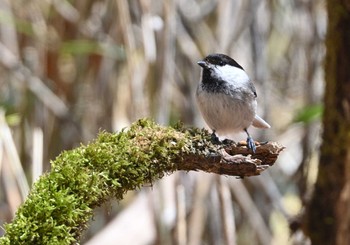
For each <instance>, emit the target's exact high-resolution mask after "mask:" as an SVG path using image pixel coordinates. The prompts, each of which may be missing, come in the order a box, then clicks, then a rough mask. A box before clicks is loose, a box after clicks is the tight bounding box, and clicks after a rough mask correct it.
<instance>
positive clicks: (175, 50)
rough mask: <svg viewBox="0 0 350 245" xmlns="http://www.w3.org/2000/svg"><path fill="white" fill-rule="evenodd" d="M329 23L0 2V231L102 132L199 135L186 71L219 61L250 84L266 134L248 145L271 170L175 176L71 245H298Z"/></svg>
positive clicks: (189, 10)
mask: <svg viewBox="0 0 350 245" xmlns="http://www.w3.org/2000/svg"><path fill="white" fill-rule="evenodd" d="M326 25H327V16H326V11H325V2H324V1H322V0H319V1H312V0H297V1H287V0H249V1H244V0H232V1H230V0H221V1H218V0H168V1H151V0H115V1H112V0H101V1H97V0H70V1H66V0H64V1H62V0H46V1H39V0H32V1H22V0H13V1H9V0H0V74H1V76H0V226H2V225H3V224H4V223H5V222H10V221H11V219H12V217H13V215H14V213H15V211H16V209H17V208H18V206H19V205H20V204H21V203H22V202H23V200H24V199H25V197H26V195H27V194H28V191H29V190H30V187H31V185H32V183H33V181H35V179H36V178H37V177H38V176H39V175H40V174H41V173H43V172H45V171H49V170H50V159H54V158H55V157H56V156H57V155H58V154H59V153H60V152H61V151H63V150H68V149H72V148H74V147H77V146H79V145H80V143H83V144H87V143H88V142H89V141H91V140H93V139H94V138H95V137H96V135H97V133H98V131H99V130H100V129H105V130H107V131H118V130H120V129H122V128H124V127H127V126H128V125H130V124H131V123H132V122H134V121H135V120H137V119H139V118H142V117H150V118H154V120H155V121H157V122H159V123H161V124H163V125H169V124H174V123H176V122H177V121H179V120H180V121H182V122H184V123H185V125H188V126H198V127H205V123H204V122H203V120H202V118H201V115H200V114H199V111H198V108H197V105H196V102H195V98H194V94H195V89H196V86H197V84H198V81H199V77H200V67H199V66H198V65H197V64H196V62H197V61H198V60H200V59H202V58H203V57H205V56H206V55H208V54H209V53H213V52H215V53H218V52H219V53H225V54H228V55H230V56H231V57H233V58H234V59H235V60H236V61H238V63H240V64H241V65H242V66H243V67H244V68H245V70H246V71H247V73H248V74H249V75H250V77H251V78H252V79H253V81H254V83H255V85H256V88H257V93H258V104H259V109H258V112H259V114H260V115H261V116H262V117H263V118H264V119H266V121H268V122H269V123H270V124H271V126H272V128H271V129H270V130H266V131H262V130H260V131H253V130H252V131H251V134H252V135H253V137H254V138H255V139H256V140H270V141H277V142H279V143H281V144H282V145H284V146H285V147H286V150H285V151H284V152H283V153H282V154H281V155H280V157H279V159H278V162H277V163H276V164H275V166H273V167H272V168H269V169H268V170H267V171H265V172H264V173H263V174H262V175H261V176H258V177H251V178H246V179H243V180H242V179H236V178H233V177H225V176H218V175H213V174H205V173H192V172H190V173H185V172H178V173H175V174H172V175H171V176H168V177H165V178H163V179H162V180H161V181H159V182H158V183H156V184H154V185H153V186H146V187H144V188H142V189H141V190H138V191H135V192H129V193H128V194H127V195H126V196H125V198H124V200H123V201H121V202H116V201H114V200H111V201H110V203H108V204H106V205H104V206H102V207H100V208H99V209H97V210H95V216H94V218H93V220H91V225H90V228H89V230H87V231H86V232H85V234H84V236H83V240H82V244H89V245H95V244H140V245H141V244H191V245H196V244H262V245H268V244H309V243H308V239H307V238H306V237H304V235H303V234H302V233H301V231H299V230H298V223H299V220H298V219H299V217H300V215H301V214H302V213H303V208H304V205H305V202H307V201H308V198H309V197H310V192H311V191H312V188H313V184H314V182H315V177H316V173H317V162H318V146H319V141H320V131H321V127H320V122H319V119H320V116H321V113H322V106H321V101H322V94H323V88H324V76H323V58H324V54H325V47H324V43H323V41H324V37H325V32H326ZM242 139H243V140H244V138H242ZM2 234H3V230H2V229H0V235H2Z"/></svg>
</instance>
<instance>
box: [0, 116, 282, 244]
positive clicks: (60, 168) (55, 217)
mask: <svg viewBox="0 0 350 245" xmlns="http://www.w3.org/2000/svg"><path fill="white" fill-rule="evenodd" d="M282 150H283V147H282V146H280V145H278V144H277V143H267V144H265V145H261V146H258V147H257V151H256V154H254V155H251V154H250V152H249V151H248V150H247V148H246V147H245V146H242V145H236V144H234V143H232V142H228V143H226V144H222V145H213V144H212V142H211V136H210V134H209V133H208V131H206V130H203V129H197V128H183V127H182V126H176V127H174V128H173V127H162V126H160V125H157V124H156V123H154V122H152V121H150V120H146V119H142V120H139V121H138V122H136V123H134V124H133V125H132V126H131V127H130V129H128V130H124V131H122V132H120V133H107V132H101V133H100V134H99V136H98V138H97V139H96V140H95V141H93V142H91V143H89V144H88V145H86V146H85V145H82V146H80V147H78V148H76V149H73V150H70V151H65V152H63V153H61V154H60V155H59V156H58V157H57V158H56V159H55V160H54V161H52V162H51V165H52V167H51V172H49V173H46V174H44V175H42V176H41V177H40V179H39V180H38V181H37V182H36V183H35V184H34V186H33V188H32V190H31V192H30V194H29V196H28V198H27V200H26V201H25V202H24V203H23V204H22V206H21V207H20V208H19V209H18V211H17V213H16V215H15V218H14V220H13V221H12V223H10V224H7V225H5V231H6V234H5V236H4V237H1V238H0V245H3V244H6V245H8V244H75V243H76V242H77V241H78V239H79V237H80V236H81V233H82V231H84V230H85V229H86V228H87V223H88V221H89V220H90V218H91V217H92V214H93V212H92V211H93V209H94V208H96V207H97V206H100V205H101V204H103V203H105V202H107V201H108V200H109V199H111V198H112V197H113V198H117V199H118V200H121V199H122V198H123V195H124V194H125V193H126V192H127V191H128V190H135V189H137V188H140V187H141V186H142V185H144V184H146V183H150V182H151V183H152V182H153V181H156V180H158V179H160V178H162V177H163V176H164V175H166V174H169V173H172V172H174V171H177V170H185V171H191V170H194V171H198V170H201V171H206V172H210V173H217V174H224V175H233V176H240V177H245V176H252V175H258V174H260V173H261V172H262V171H263V170H265V169H266V168H267V167H268V166H271V165H273V164H274V162H275V161H276V159H277V156H278V154H279V153H280V151H282Z"/></svg>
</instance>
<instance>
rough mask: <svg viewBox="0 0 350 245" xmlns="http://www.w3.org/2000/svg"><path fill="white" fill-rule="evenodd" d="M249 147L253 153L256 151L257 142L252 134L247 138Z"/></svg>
mask: <svg viewBox="0 0 350 245" xmlns="http://www.w3.org/2000/svg"><path fill="white" fill-rule="evenodd" d="M247 148H248V149H250V150H251V151H252V152H253V153H255V151H256V146H255V142H254V140H253V139H252V137H250V136H248V138H247Z"/></svg>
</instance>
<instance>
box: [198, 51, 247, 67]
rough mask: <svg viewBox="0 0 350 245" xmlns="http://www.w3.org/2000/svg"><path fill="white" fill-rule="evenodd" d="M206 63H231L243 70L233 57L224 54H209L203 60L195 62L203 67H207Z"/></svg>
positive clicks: (220, 64)
mask: <svg viewBox="0 0 350 245" xmlns="http://www.w3.org/2000/svg"><path fill="white" fill-rule="evenodd" d="M208 63H209V64H213V65H218V66H224V65H231V66H234V67H237V68H239V69H242V70H244V69H243V67H242V66H240V65H239V64H238V63H237V62H236V61H235V60H234V59H232V58H231V57H230V56H227V55H225V54H210V55H208V56H207V57H205V58H204V59H203V60H201V61H198V62H197V64H198V65H200V66H201V67H203V68H208Z"/></svg>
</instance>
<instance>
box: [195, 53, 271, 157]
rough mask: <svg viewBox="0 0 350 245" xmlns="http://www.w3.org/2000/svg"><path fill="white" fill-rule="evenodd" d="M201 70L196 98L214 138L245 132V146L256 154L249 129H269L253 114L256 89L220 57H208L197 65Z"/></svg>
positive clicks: (228, 59) (233, 63)
mask: <svg viewBox="0 0 350 245" xmlns="http://www.w3.org/2000/svg"><path fill="white" fill-rule="evenodd" d="M197 64H198V65H200V66H201V67H202V68H203V69H202V74H201V80H200V82H199V85H198V87H197V92H196V98H197V103H198V107H199V109H200V111H201V114H202V116H203V118H204V120H205V122H206V123H207V124H208V126H209V127H210V128H211V129H212V130H213V134H212V138H213V140H215V141H219V139H218V137H217V136H216V133H217V134H218V135H227V134H232V133H238V132H243V131H244V132H246V134H247V147H248V148H249V149H251V150H252V152H253V153H255V151H256V146H255V143H254V140H253V139H252V137H251V136H250V135H249V133H248V128H249V126H251V125H253V126H254V127H256V128H270V125H269V124H268V123H267V122H265V121H264V120H263V119H262V118H261V117H259V116H258V115H257V114H256V110H257V102H256V97H257V94H256V90H255V87H254V85H253V83H252V81H251V80H250V78H249V76H248V75H247V73H246V72H245V71H244V69H243V68H242V66H240V65H239V64H238V63H237V62H236V61H235V60H234V59H232V58H231V57H229V56H227V55H224V54H210V55H208V56H207V57H205V58H204V59H203V60H201V61H198V62H197Z"/></svg>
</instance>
